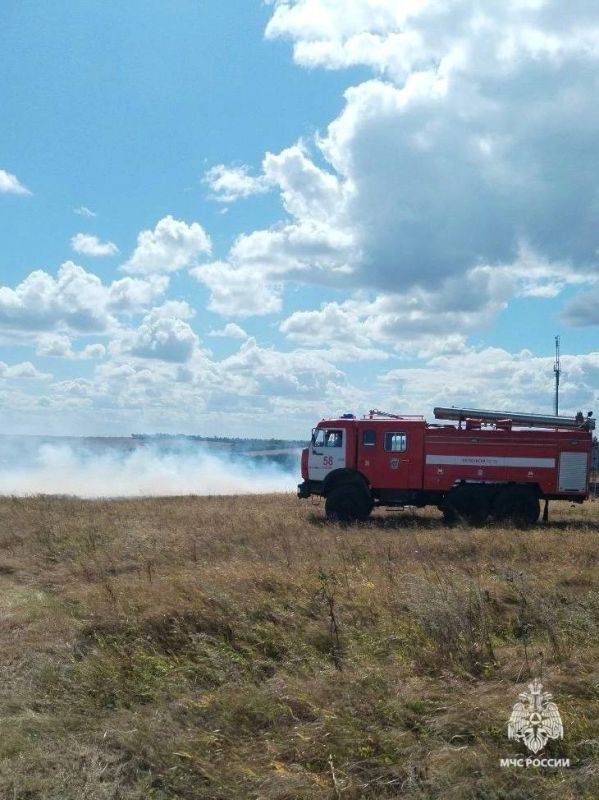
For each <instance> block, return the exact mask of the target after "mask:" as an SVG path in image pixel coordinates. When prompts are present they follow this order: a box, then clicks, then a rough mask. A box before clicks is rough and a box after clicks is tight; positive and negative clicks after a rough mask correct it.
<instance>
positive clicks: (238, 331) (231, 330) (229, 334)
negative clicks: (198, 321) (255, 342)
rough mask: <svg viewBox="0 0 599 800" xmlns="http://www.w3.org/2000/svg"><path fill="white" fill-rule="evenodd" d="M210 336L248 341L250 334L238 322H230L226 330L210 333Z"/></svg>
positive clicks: (221, 329)
mask: <svg viewBox="0 0 599 800" xmlns="http://www.w3.org/2000/svg"><path fill="white" fill-rule="evenodd" d="M208 336H222V337H224V338H227V339H247V338H248V334H247V333H246V332H245V331H244V330H243V328H242V327H241V326H240V325H238V324H237V323H236V322H228V323H227V324H226V325H225V327H224V328H220V329H219V330H216V331H210V333H209V334H208Z"/></svg>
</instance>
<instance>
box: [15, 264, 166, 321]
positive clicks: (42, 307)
mask: <svg viewBox="0 0 599 800" xmlns="http://www.w3.org/2000/svg"><path fill="white" fill-rule="evenodd" d="M167 285H168V278H166V277H164V276H150V278H149V279H148V280H141V279H133V278H123V279H121V280H119V281H115V282H113V283H112V284H109V285H105V284H103V283H102V281H101V280H100V278H99V277H98V276H97V275H94V274H93V273H91V272H87V271H86V270H85V269H83V267H80V266H78V265H77V264H74V263H73V262H72V261H67V262H65V263H64V264H62V265H61V267H60V268H59V270H58V274H57V276H56V277H53V276H52V275H50V274H48V273H47V272H44V271H43V270H36V271H35V272H31V273H30V274H29V275H28V276H27V277H26V278H25V279H24V280H23V281H22V282H21V283H20V284H18V285H17V286H16V287H15V288H14V289H12V288H10V287H8V286H0V331H2V332H4V333H5V334H7V335H11V334H12V335H15V336H18V335H21V336H25V337H27V336H31V335H36V334H37V333H39V332H44V331H48V332H50V331H57V332H58V333H61V334H70V335H73V334H76V335H83V334H89V333H101V332H105V331H109V330H112V329H114V328H116V327H117V324H118V323H117V317H116V316H115V315H116V314H117V313H123V312H127V313H134V312H140V311H142V310H143V309H144V308H145V307H146V306H147V305H149V304H150V303H151V302H153V301H154V300H155V299H156V298H157V297H159V296H160V295H161V294H163V293H164V291H165V290H166V287H167Z"/></svg>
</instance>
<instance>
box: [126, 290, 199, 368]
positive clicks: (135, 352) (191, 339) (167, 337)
mask: <svg viewBox="0 0 599 800" xmlns="http://www.w3.org/2000/svg"><path fill="white" fill-rule="evenodd" d="M167 305H169V304H167ZM181 305H184V304H181ZM198 346H199V338H198V336H197V335H196V334H195V333H194V332H193V330H192V329H191V327H190V326H189V324H188V323H187V322H185V321H184V320H182V319H181V318H180V317H179V316H173V315H172V314H168V313H165V309H161V308H157V309H153V310H152V311H150V313H149V314H147V315H146V316H145V317H144V318H143V320H142V322H141V324H140V325H139V327H138V328H136V329H135V330H129V331H125V332H123V334H122V336H121V338H120V339H118V340H117V341H116V342H115V343H114V344H113V345H112V352H113V354H115V355H119V354H126V353H129V354H131V355H132V356H137V357H139V358H151V359H157V360H160V361H167V362H175V363H184V362H186V361H189V359H190V358H191V357H192V355H193V354H194V351H195V350H196V349H197V348H198Z"/></svg>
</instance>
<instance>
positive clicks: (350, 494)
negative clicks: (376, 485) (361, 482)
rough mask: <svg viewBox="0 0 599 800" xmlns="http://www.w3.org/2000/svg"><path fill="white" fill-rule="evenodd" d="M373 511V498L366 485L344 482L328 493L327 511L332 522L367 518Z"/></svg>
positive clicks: (355, 520)
mask: <svg viewBox="0 0 599 800" xmlns="http://www.w3.org/2000/svg"><path fill="white" fill-rule="evenodd" d="M371 511H372V500H371V498H370V495H369V494H368V491H367V490H366V488H365V487H364V488H363V487H361V486H355V485H351V484H342V485H341V486H336V487H335V488H334V489H331V491H330V492H329V494H328V495H327V499H326V503H325V513H326V515H327V519H328V520H330V521H331V522H346V523H347V522H357V521H359V520H365V519H368V517H369V516H370V512H371Z"/></svg>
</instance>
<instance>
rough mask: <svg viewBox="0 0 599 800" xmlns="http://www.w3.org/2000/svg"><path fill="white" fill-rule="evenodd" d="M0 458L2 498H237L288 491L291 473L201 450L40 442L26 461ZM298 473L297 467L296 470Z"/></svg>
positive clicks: (9, 456)
mask: <svg viewBox="0 0 599 800" xmlns="http://www.w3.org/2000/svg"><path fill="white" fill-rule="evenodd" d="M2 455H3V456H4V457H3V458H0V495H13V496H20V497H22V496H27V495H36V494H59V495H75V496H77V497H83V498H99V497H144V496H167V495H169V496H173V495H189V494H194V495H236V494H265V493H270V492H289V491H291V490H292V489H293V488H294V484H296V483H297V476H296V475H295V474H294V473H293V472H292V471H285V470H284V469H282V468H281V467H279V466H278V465H276V464H272V463H264V464H263V463H256V460H252V459H248V458H227V457H226V456H221V455H215V454H213V453H210V452H207V451H206V450H201V449H192V448H184V449H182V450H176V451H164V450H161V449H160V448H158V447H155V446H149V447H140V448H137V449H134V450H132V451H130V452H123V451H119V450H116V451H115V450H114V449H99V448H93V449H88V448H85V447H78V446H75V445H72V444H42V445H40V446H39V447H37V448H35V451H34V452H31V453H28V454H27V455H26V457H22V455H21V456H20V455H18V454H17V451H16V449H15V448H14V447H13V448H11V450H10V453H8V454H7V452H6V451H5V452H4V453H3V454H2ZM298 469H299V468H298Z"/></svg>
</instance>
